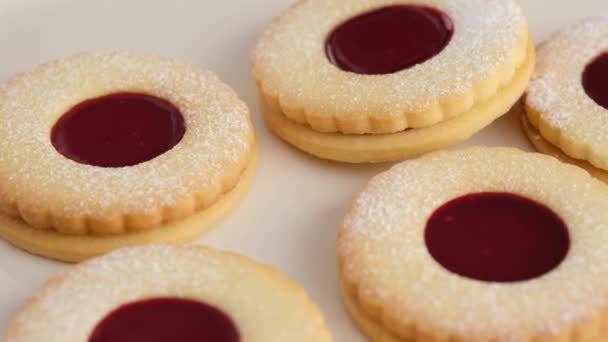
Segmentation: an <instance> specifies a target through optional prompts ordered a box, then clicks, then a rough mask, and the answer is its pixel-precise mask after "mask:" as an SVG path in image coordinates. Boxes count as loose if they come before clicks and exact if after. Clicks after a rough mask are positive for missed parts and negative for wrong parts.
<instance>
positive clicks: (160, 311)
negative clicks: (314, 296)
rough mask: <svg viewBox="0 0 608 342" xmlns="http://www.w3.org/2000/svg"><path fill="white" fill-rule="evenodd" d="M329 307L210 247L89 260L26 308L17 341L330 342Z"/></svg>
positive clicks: (154, 249) (12, 334) (15, 331)
mask: <svg viewBox="0 0 608 342" xmlns="http://www.w3.org/2000/svg"><path fill="white" fill-rule="evenodd" d="M330 340H331V338H330V335H329V332H328V331H327V329H326V327H325V323H324V321H323V316H322V315H321V312H320V311H319V309H318V308H317V307H316V306H315V305H314V304H313V303H312V302H311V301H310V300H309V299H308V296H307V295H306V293H305V292H304V290H303V289H302V288H301V287H300V286H298V285H297V284H295V283H293V282H292V281H290V280H288V279H286V278H285V277H284V276H283V275H281V274H280V273H279V272H278V271H276V270H274V269H272V268H270V267H268V266H265V265H261V264H258V263H256V262H254V261H251V260H249V259H247V258H244V257H242V256H239V255H236V254H231V253H225V252H219V251H215V250H212V249H207V248H203V247H197V246H190V247H170V246H148V247H139V248H133V249H124V250H119V251H116V252H113V253H111V254H109V255H106V256H103V257H101V258H97V259H94V260H91V261H88V262H86V263H84V264H82V265H79V266H76V267H75V268H73V269H71V270H69V271H67V272H65V273H63V274H61V275H59V276H57V277H55V278H53V279H51V280H50V281H49V282H48V283H47V284H46V286H45V287H44V288H43V289H42V290H40V291H39V293H38V294H37V295H36V296H34V297H33V298H31V299H30V300H28V301H26V302H25V303H24V305H23V306H22V309H21V311H20V312H19V313H18V314H17V317H16V318H15V319H14V321H13V322H12V324H11V325H10V327H9V328H8V333H7V339H6V341H7V342H40V341H49V342H59V341H61V342H85V341H86V342H137V341H146V342H167V341H176V342H177V341H179V342H204V341H208V342H239V341H243V342H269V341H276V342H329V341H330Z"/></svg>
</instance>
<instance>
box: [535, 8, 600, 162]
mask: <svg viewBox="0 0 608 342" xmlns="http://www.w3.org/2000/svg"><path fill="white" fill-rule="evenodd" d="M606 51H608V17H606V18H592V19H587V20H585V21H583V22H581V23H577V24H574V25H571V26H569V27H567V28H565V29H563V30H562V31H560V32H557V33H555V34H554V35H552V36H551V37H550V38H549V39H548V40H547V41H546V42H544V43H543V44H541V45H540V47H539V49H538V55H537V68H536V70H535V72H534V75H533V77H532V81H531V83H530V87H529V89H528V95H527V98H526V101H527V104H528V105H529V106H530V107H532V108H534V109H535V110H536V111H537V112H539V113H540V118H539V119H540V120H541V121H542V122H543V123H545V124H546V125H548V126H549V127H550V128H552V129H553V130H555V131H556V132H557V134H552V136H547V137H545V138H547V139H548V140H550V141H551V143H553V144H555V145H558V146H559V145H560V144H561V143H565V144H568V145H571V146H583V145H584V146H588V149H589V150H590V154H591V155H592V157H591V159H605V152H602V151H606V150H608V134H607V132H608V111H607V110H606V109H605V108H603V107H601V106H599V105H598V104H596V103H595V102H594V101H593V99H591V98H590V97H589V96H588V95H587V93H586V92H585V89H584V88H583V85H582V82H581V79H582V74H583V71H584V70H585V67H586V66H587V64H588V63H589V62H590V61H591V60H592V59H593V58H595V57H596V56H598V55H599V54H601V53H602V52H606ZM541 133H543V132H542V130H541ZM557 137H560V139H561V140H562V141H558V140H556V139H557ZM571 150H572V149H571ZM578 150H582V149H581V148H579V149H578ZM593 155H595V157H593ZM572 157H575V158H587V157H588V156H586V155H572ZM592 162H593V163H594V164H595V165H596V166H598V167H605V166H606V165H608V160H606V161H605V162H604V163H601V164H598V163H597V162H596V160H592Z"/></svg>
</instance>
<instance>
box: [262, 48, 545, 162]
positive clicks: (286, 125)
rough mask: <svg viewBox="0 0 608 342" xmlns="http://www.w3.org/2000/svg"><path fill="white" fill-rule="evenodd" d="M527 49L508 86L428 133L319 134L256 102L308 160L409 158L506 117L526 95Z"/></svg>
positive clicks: (428, 129) (530, 68)
mask: <svg viewBox="0 0 608 342" xmlns="http://www.w3.org/2000/svg"><path fill="white" fill-rule="evenodd" d="M529 44H530V46H529V47H528V54H527V58H526V61H525V62H524V64H523V65H521V66H520V67H519V69H518V70H517V71H516V73H515V75H514V76H513V79H512V81H511V82H510V83H509V84H507V85H504V86H502V87H501V88H500V89H499V90H498V92H497V93H496V95H495V96H493V97H492V98H489V99H487V100H486V101H485V102H483V103H478V104H477V105H475V107H473V108H471V109H470V110H469V112H467V113H465V114H461V115H459V116H458V117H455V118H452V119H449V120H446V121H443V122H440V123H438V124H435V125H433V126H430V127H426V128H417V129H412V130H408V131H405V132H399V133H392V134H366V135H357V134H340V133H320V132H317V131H315V130H313V129H311V128H310V127H308V126H305V125H300V124H297V123H295V122H293V121H291V120H289V119H288V118H287V117H286V116H284V115H283V114H282V112H281V111H280V108H279V106H278V104H277V103H274V102H269V100H268V99H264V97H263V96H260V97H259V102H260V106H261V109H262V113H263V115H264V118H265V119H266V122H267V123H268V125H269V126H270V128H271V129H272V130H273V131H274V132H275V133H276V134H277V135H278V136H279V137H280V138H281V139H283V140H285V141H286V142H288V143H290V144H292V145H294V146H295V147H297V148H299V149H300V150H302V151H304V152H307V153H309V154H311V155H314V156H317V157H321V158H324V159H330V160H336V161H341V162H347V163H365V162H373V163H375V162H384V161H391V160H399V159H403V158H407V157H413V156H416V155H419V154H422V153H427V152H431V151H434V150H438V149H441V148H444V147H448V146H450V145H453V144H456V143H458V142H462V141H464V140H466V139H468V138H470V137H471V136H472V135H473V134H475V133H477V132H478V131H480V130H481V129H483V128H484V127H486V126H487V125H489V124H491V123H492V122H493V121H494V120H496V119H497V118H499V117H500V116H501V115H503V114H504V113H506V112H508V111H509V109H510V108H511V106H512V105H513V104H514V103H515V102H516V101H517V100H518V99H519V97H520V96H521V94H522V93H523V92H524V91H525V89H526V87H527V85H528V80H529V78H530V75H531V74H532V71H533V70H534V62H535V59H534V46H533V42H532V40H530V41H529Z"/></svg>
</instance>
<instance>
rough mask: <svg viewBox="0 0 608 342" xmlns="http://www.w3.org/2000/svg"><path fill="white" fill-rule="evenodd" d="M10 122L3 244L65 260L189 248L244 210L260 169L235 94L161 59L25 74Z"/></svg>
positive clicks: (0, 192)
mask: <svg viewBox="0 0 608 342" xmlns="http://www.w3.org/2000/svg"><path fill="white" fill-rule="evenodd" d="M0 120H1V121H2V122H4V123H5V124H4V125H2V127H0V165H1V166H0V209H1V212H2V217H0V219H1V220H2V221H5V222H6V224H5V225H3V226H2V227H1V228H0V235H1V236H3V237H4V238H6V239H8V240H9V241H10V242H13V243H15V244H16V245H18V246H19V247H23V248H26V249H28V250H30V251H33V252H35V253H38V254H43V255H51V254H52V255H53V256H54V257H59V258H60V259H80V258H81V257H84V256H85V255H84V254H82V251H83V250H85V249H87V250H91V251H93V250H95V252H94V253H93V252H91V253H90V254H89V255H96V254H98V253H103V252H106V251H107V250H106V247H102V246H110V245H112V246H119V245H122V243H123V242H127V241H129V243H144V242H150V241H154V242H164V240H163V239H161V238H160V237H161V236H164V238H165V239H166V238H169V241H175V240H178V241H179V240H184V239H190V238H192V237H193V236H194V235H195V234H194V232H195V231H197V232H199V233H200V232H202V231H203V230H204V229H206V228H208V226H209V224H210V223H212V221H214V220H215V219H212V217H214V216H217V215H216V214H215V213H213V212H214V211H218V210H217V209H214V208H215V207H222V208H223V209H222V210H219V211H226V209H228V207H232V206H234V205H235V204H236V202H237V201H238V197H240V195H242V194H243V193H244V191H242V188H245V187H246V184H248V182H249V178H250V177H251V175H252V174H253V168H254V164H255V155H256V149H255V143H254V134H253V128H252V125H251V121H250V116H249V111H248V109H247V107H246V105H245V104H244V103H243V102H242V101H241V100H240V99H239V98H238V97H237V95H236V94H235V93H234V91H233V90H232V89H230V88H229V87H228V86H227V85H225V84H223V83H222V82H221V81H220V80H219V79H218V78H217V77H216V76H215V75H213V74H211V73H208V72H205V71H201V70H199V69H197V68H195V67H193V66H191V65H188V64H185V63H182V62H179V61H176V60H174V59H171V58H166V57H161V56H157V55H150V54H139V53H127V52H117V53H87V54H79V55H75V56H72V57H69V58H65V59H61V60H56V61H53V62H50V63H47V64H45V65H42V66H39V67H37V68H35V69H34V70H32V71H31V72H27V73H23V74H19V75H16V76H15V77H13V78H12V79H10V80H9V81H8V83H7V84H6V85H5V86H4V87H3V89H2V90H1V91H0ZM241 183H243V184H241ZM219 202H223V204H218V203H219ZM216 204H218V205H217V206H216ZM208 210H209V213H207V211H208ZM219 211H218V212H219ZM193 215H198V216H197V217H196V218H193ZM188 220H189V221H192V223H194V222H196V224H198V226H197V228H196V229H195V228H193V227H185V224H184V223H185V222H188ZM176 227H180V228H176ZM164 228H168V229H174V228H175V229H174V230H173V232H172V233H171V234H169V233H168V232H167V233H159V232H157V231H153V230H159V229H164ZM148 233H149V234H148ZM74 237H77V238H74ZM97 237H99V238H100V239H96V238H97ZM81 238H82V239H81ZM59 240H61V241H62V242H57V241H59ZM80 240H82V241H83V243H85V244H86V245H87V246H88V245H90V244H92V245H95V246H96V247H91V246H88V247H85V246H84V245H81V244H78V245H74V244H73V243H74V242H75V241H80ZM93 240H94V241H95V242H92V241H93ZM107 241H112V242H109V243H108V242H107ZM118 241H120V242H118ZM51 242H52V243H51ZM56 242H57V243H56ZM89 242H90V243H89ZM167 242H168V241H167ZM59 245H61V246H65V247H67V248H65V249H64V248H63V247H59ZM36 246H39V247H36ZM75 253H76V254H78V255H79V257H78V258H76V257H73V256H72V255H75Z"/></svg>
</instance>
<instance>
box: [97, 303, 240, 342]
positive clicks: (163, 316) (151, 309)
mask: <svg viewBox="0 0 608 342" xmlns="http://www.w3.org/2000/svg"><path fill="white" fill-rule="evenodd" d="M144 341H145V342H168V341H179V342H239V341H240V337H239V332H238V330H237V328H236V326H235V325H234V322H233V321H232V320H231V319H230V317H228V316H227V315H226V314H225V313H223V312H221V311H220V310H218V309H217V308H215V307H213V306H210V305H207V304H205V303H202V302H197V301H193V300H186V299H177V298H158V299H149V300H144V301H139V302H134V303H130V304H126V305H124V306H121V307H119V308H118V309H116V310H115V311H113V312H111V313H110V314H109V315H108V316H106V317H105V318H104V319H103V320H102V321H101V322H100V323H99V324H98V325H97V327H95V330H94V331H93V333H92V334H91V337H89V342H144Z"/></svg>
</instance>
